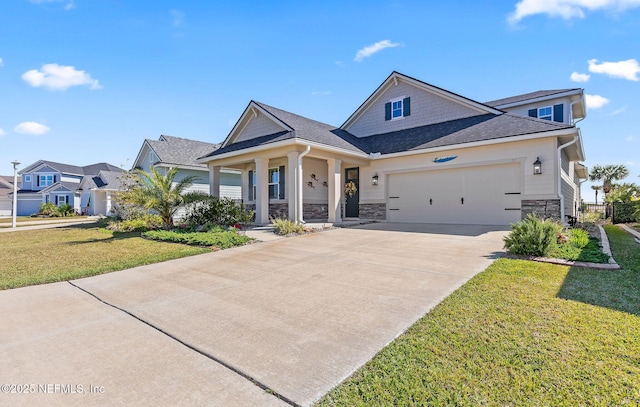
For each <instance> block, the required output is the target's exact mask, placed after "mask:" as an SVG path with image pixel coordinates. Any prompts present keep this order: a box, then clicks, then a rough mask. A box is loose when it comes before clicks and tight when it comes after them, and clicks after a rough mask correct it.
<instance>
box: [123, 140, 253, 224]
mask: <svg viewBox="0 0 640 407" xmlns="http://www.w3.org/2000/svg"><path fill="white" fill-rule="evenodd" d="M218 147H220V145H219V144H212V143H206V142H203V141H197V140H189V139H184V138H180V137H172V136H165V135H162V136H160V138H159V139H158V140H148V139H147V140H145V141H144V142H143V143H142V147H141V148H140V151H139V152H138V156H137V157H136V160H135V162H134V163H133V168H137V169H141V170H143V171H145V172H149V171H151V167H156V168H157V169H158V170H159V171H160V172H161V173H163V174H165V173H166V171H168V170H169V169H170V168H172V167H176V168H178V172H177V174H176V177H175V179H174V181H175V182H179V181H180V180H182V179H183V178H184V177H186V176H189V175H193V176H195V177H196V180H195V182H194V183H193V185H192V186H191V187H190V188H189V189H188V191H189V192H192V191H198V192H205V193H209V170H208V168H207V166H206V164H202V163H199V162H197V161H196V160H197V159H198V158H199V157H202V156H203V155H205V154H208V153H210V152H211V151H213V150H215V149H217V148H218ZM241 182H242V181H241V178H240V171H239V170H235V169H227V168H224V169H222V170H221V171H220V184H221V185H220V196H221V197H227V198H231V199H237V200H240V199H242V189H241V188H242V187H241ZM182 214H183V212H182V211H179V212H178V214H177V215H176V217H177V218H179V217H180V216H182Z"/></svg>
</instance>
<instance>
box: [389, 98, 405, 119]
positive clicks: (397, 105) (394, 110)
mask: <svg viewBox="0 0 640 407" xmlns="http://www.w3.org/2000/svg"><path fill="white" fill-rule="evenodd" d="M398 117H402V99H400V100H396V101H395V102H391V118H392V119H396V118H398Z"/></svg>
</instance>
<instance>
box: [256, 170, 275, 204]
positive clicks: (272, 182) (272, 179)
mask: <svg viewBox="0 0 640 407" xmlns="http://www.w3.org/2000/svg"><path fill="white" fill-rule="evenodd" d="M256 178H257V177H256V172H255V171H253V199H255V197H256V181H257V179H256ZM268 182H269V199H279V198H280V168H278V167H275V168H269V179H268Z"/></svg>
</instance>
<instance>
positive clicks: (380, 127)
mask: <svg viewBox="0 0 640 407" xmlns="http://www.w3.org/2000/svg"><path fill="white" fill-rule="evenodd" d="M405 97H410V98H411V115H409V116H406V117H403V118H399V119H396V120H388V121H385V120H384V118H385V109H384V105H385V103H387V102H389V101H391V100H393V99H398V98H405ZM478 114H482V112H479V111H478V110H475V109H472V108H470V107H468V106H465V105H463V104H461V103H459V102H456V101H453V100H450V99H447V98H444V97H442V96H440V95H437V94H434V93H431V92H429V91H426V90H422V89H418V88H417V87H415V86H413V85H409V84H407V83H404V82H402V81H398V84H397V85H394V84H391V86H390V87H389V88H387V89H386V90H385V91H384V92H383V93H382V94H381V96H380V97H379V98H378V99H377V100H376V101H374V102H373V103H372V105H371V106H370V107H369V108H368V109H367V110H365V111H364V112H363V113H362V114H361V115H360V116H359V117H358V118H357V119H356V120H355V121H354V122H353V123H351V124H350V125H349V126H348V127H346V130H347V131H349V132H351V133H352V134H353V135H355V136H356V137H366V136H370V135H373V134H381V133H387V132H391V131H397V130H404V129H408V128H413V127H418V126H424V125H427V124H434V123H440V122H444V121H448V120H455V119H461V118H464V117H470V116H476V115H478Z"/></svg>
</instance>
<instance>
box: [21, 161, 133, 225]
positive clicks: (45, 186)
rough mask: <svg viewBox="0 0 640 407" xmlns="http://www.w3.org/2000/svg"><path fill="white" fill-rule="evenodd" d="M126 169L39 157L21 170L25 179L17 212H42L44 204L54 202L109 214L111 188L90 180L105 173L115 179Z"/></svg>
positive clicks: (78, 209) (81, 209) (89, 211)
mask: <svg viewBox="0 0 640 407" xmlns="http://www.w3.org/2000/svg"><path fill="white" fill-rule="evenodd" d="M123 173H124V170H122V169H121V168H118V167H116V166H114V165H111V164H107V163H98V164H92V165H87V166H84V167H80V166H76V165H69V164H63V163H57V162H53V161H45V160H40V161H37V162H35V163H33V164H31V165H29V166H28V167H26V168H24V169H22V170H20V171H19V174H20V175H21V177H22V182H21V185H20V189H19V190H18V210H17V214H18V215H19V216H28V215H31V214H34V213H38V211H39V208H40V205H41V204H43V203H46V202H52V203H54V204H56V205H63V204H69V205H71V206H73V208H74V210H75V211H76V212H77V213H84V214H88V215H108V214H109V211H110V210H111V190H109V188H106V187H105V185H102V188H101V189H100V188H94V187H92V185H93V184H91V182H89V181H88V180H89V179H94V178H96V177H99V174H102V177H104V180H105V181H106V180H110V181H112V182H114V180H115V178H117V177H118V176H120V175H121V174H123ZM107 174H108V175H107ZM101 179H102V178H101Z"/></svg>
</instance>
